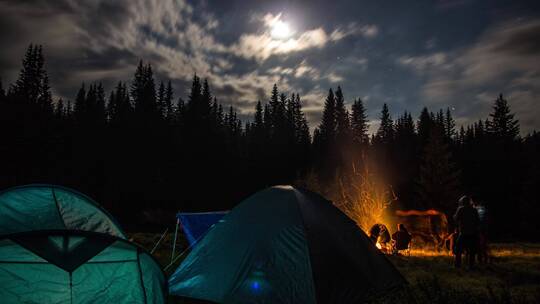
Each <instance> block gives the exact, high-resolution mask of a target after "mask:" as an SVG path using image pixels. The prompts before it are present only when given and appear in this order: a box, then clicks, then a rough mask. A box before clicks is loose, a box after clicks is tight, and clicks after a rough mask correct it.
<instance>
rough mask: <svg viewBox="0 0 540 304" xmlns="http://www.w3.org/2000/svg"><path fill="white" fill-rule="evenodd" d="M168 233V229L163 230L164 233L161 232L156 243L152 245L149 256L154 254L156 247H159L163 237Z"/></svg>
mask: <svg viewBox="0 0 540 304" xmlns="http://www.w3.org/2000/svg"><path fill="white" fill-rule="evenodd" d="M168 231H169V227H167V229H165V232H163V234H162V235H161V237H160V238H159V240H158V241H157V243H156V244H155V245H154V248H152V250H151V251H150V254H154V251H156V249H157V247H158V246H159V244H160V243H161V241H162V240H163V238H164V237H165V235H166V234H167V232H168Z"/></svg>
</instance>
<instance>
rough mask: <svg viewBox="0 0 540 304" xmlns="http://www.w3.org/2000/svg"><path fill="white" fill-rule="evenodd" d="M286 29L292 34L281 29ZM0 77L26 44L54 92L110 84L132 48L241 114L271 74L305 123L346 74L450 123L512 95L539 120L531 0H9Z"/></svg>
mask: <svg viewBox="0 0 540 304" xmlns="http://www.w3.org/2000/svg"><path fill="white" fill-rule="evenodd" d="M287 28H288V30H289V32H287ZM0 42H1V46H2V47H1V48H0V77H2V81H3V83H4V86H6V84H9V83H12V82H13V81H14V80H15V78H16V77H17V73H18V69H19V68H20V64H21V58H22V56H23V54H24V51H25V48H26V47H27V46H28V45H29V44H30V43H37V44H43V45H44V47H45V56H46V60H47V63H46V68H47V70H48V72H49V76H50V78H51V85H52V87H53V89H54V94H55V96H57V97H62V98H64V99H74V97H75V94H76V92H77V89H78V88H79V87H80V85H81V82H86V83H91V82H93V81H102V82H103V83H104V85H105V87H106V89H107V90H110V89H112V88H113V86H114V84H115V83H116V82H118V81H119V80H122V81H126V80H130V79H131V78H132V75H133V72H134V71H135V66H136V64H137V62H138V60H139V59H144V60H145V61H148V62H150V63H151V64H152V65H153V68H154V71H155V72H156V80H157V81H160V80H164V81H166V80H168V79H171V80H172V81H173V84H174V87H175V90H176V97H179V96H180V97H182V98H184V99H185V98H186V96H187V89H188V85H189V82H190V81H191V79H192V77H193V73H195V72H196V73H197V75H199V76H201V77H203V78H208V80H209V81H210V85H211V87H212V88H213V91H214V94H215V95H217V97H218V99H219V100H220V101H221V102H222V103H224V104H234V105H235V106H236V107H238V109H239V111H240V113H241V114H242V117H245V118H248V117H250V114H251V113H252V111H253V109H254V105H255V103H256V102H257V100H262V101H266V100H267V99H268V97H267V95H268V93H269V92H270V89H271V87H272V85H273V84H274V83H277V84H278V86H279V88H280V90H283V91H285V92H289V93H292V92H299V93H300V94H301V96H302V99H303V102H304V109H305V111H306V113H307V114H308V117H309V120H310V123H311V126H312V127H314V126H315V125H316V124H318V122H319V117H320V114H321V113H320V112H321V109H322V105H323V102H324V97H325V95H326V94H327V91H328V89H329V88H330V87H334V88H335V87H337V85H341V87H342V88H343V90H344V93H345V98H346V101H347V102H348V103H350V102H352V100H353V99H355V98H358V97H360V98H362V100H364V101H365V102H366V105H367V108H368V114H369V116H370V117H369V118H370V119H371V120H372V128H376V126H377V122H376V120H377V118H378V116H379V114H378V113H379V112H380V109H381V107H382V104H383V103H388V105H389V107H390V110H391V113H392V114H393V115H394V116H395V115H398V114H401V113H402V112H403V111H404V110H408V111H411V112H412V113H413V115H414V116H417V115H418V114H419V111H420V109H421V108H422V107H423V106H428V107H429V108H430V109H431V110H434V111H435V110H438V109H439V108H446V107H450V108H452V109H453V110H454V116H455V118H456V120H457V122H458V125H461V124H464V123H469V122H472V121H475V120H477V119H478V118H482V119H485V118H486V117H487V114H488V113H489V111H490V110H491V105H492V103H493V100H494V99H495V98H496V97H497V96H498V94H499V93H501V92H502V93H503V94H504V95H505V96H507V99H508V101H509V102H510V106H511V108H512V110H513V111H514V112H516V113H517V118H518V119H519V120H520V122H521V126H522V133H527V132H529V131H531V130H532V129H537V130H538V129H540V119H538V117H539V116H540V106H538V103H539V102H540V1H492V0H488V1H474V0H457V1H417V0H414V1H358V0H351V1H256V0H250V1H233V0H227V1H187V0H177V1H172V0H125V1H99V0H95V1H90V0H89V1H75V0H55V1H21V0H13V1H4V0H0Z"/></svg>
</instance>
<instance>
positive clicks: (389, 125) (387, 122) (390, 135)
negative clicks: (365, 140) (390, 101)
mask: <svg viewBox="0 0 540 304" xmlns="http://www.w3.org/2000/svg"><path fill="white" fill-rule="evenodd" d="M377 138H378V140H379V141H380V142H381V143H383V144H391V143H392V142H393V140H394V122H393V121H392V117H391V116H390V111H389V110H388V105H387V104H386V103H385V104H383V108H382V111H381V124H380V126H379V129H378V130H377Z"/></svg>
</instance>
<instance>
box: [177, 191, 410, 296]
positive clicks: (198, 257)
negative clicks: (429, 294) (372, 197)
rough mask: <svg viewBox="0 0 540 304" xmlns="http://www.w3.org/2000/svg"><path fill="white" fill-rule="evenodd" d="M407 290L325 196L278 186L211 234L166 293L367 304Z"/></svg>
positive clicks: (240, 207)
mask: <svg viewBox="0 0 540 304" xmlns="http://www.w3.org/2000/svg"><path fill="white" fill-rule="evenodd" d="M403 284H405V279H404V278H403V277H402V276H401V274H400V273H399V272H398V271H397V269H396V268H395V267H394V266H393V265H392V264H391V263H390V261H388V260H387V258H386V257H385V256H384V254H382V253H381V252H380V251H379V250H377V249H376V248H375V246H374V245H373V244H372V243H371V241H370V240H369V238H368V237H367V236H366V234H365V233H364V232H363V231H362V230H361V229H359V228H358V226H357V225H356V224H355V223H354V222H353V221H352V220H350V219H349V218H348V217H347V216H346V215H345V214H343V213H342V212H341V211H339V210H338V209H337V208H336V207H334V206H333V204H332V203H331V202H329V201H327V200H325V199H324V198H322V197H321V196H319V195H317V194H315V193H312V192H309V191H305V190H300V189H296V188H293V187H291V186H276V187H272V188H268V189H266V190H263V191H260V192H258V193H256V194H254V195H253V196H251V197H249V198H248V199H246V200H245V201H243V202H242V203H240V204H239V205H238V206H237V207H236V208H234V209H233V210H231V211H230V212H229V213H228V214H226V215H225V216H224V217H223V218H222V219H221V220H220V221H218V222H217V223H216V224H214V226H212V227H211V228H210V229H209V230H208V232H207V233H206V235H205V236H204V237H203V238H202V239H201V240H200V241H198V242H197V244H196V245H195V246H194V247H193V250H192V251H191V252H190V253H189V255H188V256H187V257H186V258H185V259H184V261H183V262H182V263H181V265H180V266H179V267H178V269H177V270H176V271H175V272H174V273H173V274H172V275H171V277H170V279H169V293H170V294H172V295H175V296H179V297H182V298H187V299H197V300H203V301H211V302H213V303H227V304H229V303H306V304H309V303H362V302H365V301H366V300H369V299H371V298H373V297H375V296H378V295H380V294H382V293H384V292H387V291H389V290H392V289H395V288H398V287H400V286H402V285H403Z"/></svg>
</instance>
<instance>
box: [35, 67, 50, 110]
mask: <svg viewBox="0 0 540 304" xmlns="http://www.w3.org/2000/svg"><path fill="white" fill-rule="evenodd" d="M41 81H42V82H41V86H40V91H39V96H38V100H37V102H38V105H39V107H40V108H41V109H42V110H43V112H44V113H45V114H52V113H53V110H54V109H53V108H54V107H53V101H52V94H51V87H50V86H49V77H48V76H47V74H46V73H43V78H42V80H41Z"/></svg>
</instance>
